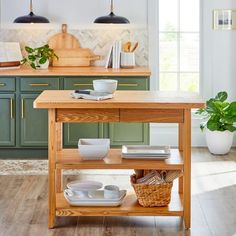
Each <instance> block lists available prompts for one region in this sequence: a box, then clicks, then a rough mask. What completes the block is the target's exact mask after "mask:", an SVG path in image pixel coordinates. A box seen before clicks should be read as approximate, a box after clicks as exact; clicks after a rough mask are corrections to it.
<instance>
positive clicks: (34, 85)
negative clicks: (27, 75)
mask: <svg viewBox="0 0 236 236" xmlns="http://www.w3.org/2000/svg"><path fill="white" fill-rule="evenodd" d="M30 86H32V87H40V86H45V87H46V86H49V84H30Z"/></svg>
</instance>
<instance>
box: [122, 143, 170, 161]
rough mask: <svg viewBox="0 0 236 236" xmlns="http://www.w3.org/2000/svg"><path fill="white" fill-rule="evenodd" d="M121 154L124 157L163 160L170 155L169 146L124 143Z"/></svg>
mask: <svg viewBox="0 0 236 236" xmlns="http://www.w3.org/2000/svg"><path fill="white" fill-rule="evenodd" d="M122 156H123V158H126V159H156V160H163V159H167V158H169V156H170V147H169V146H149V145H124V146H122Z"/></svg>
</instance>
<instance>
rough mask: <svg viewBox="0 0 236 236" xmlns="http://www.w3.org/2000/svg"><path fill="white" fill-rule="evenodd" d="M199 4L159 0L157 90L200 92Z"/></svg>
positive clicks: (181, 0) (186, 0)
mask: <svg viewBox="0 0 236 236" xmlns="http://www.w3.org/2000/svg"><path fill="white" fill-rule="evenodd" d="M199 19H200V0H159V78H160V80H159V88H160V90H162V91H188V92H199V83H200V69H199V54H200V47H199V45H200V32H199V21H200V20H199Z"/></svg>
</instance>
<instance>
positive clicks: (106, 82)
mask: <svg viewBox="0 0 236 236" xmlns="http://www.w3.org/2000/svg"><path fill="white" fill-rule="evenodd" d="M117 84H118V81H117V80H111V79H98V80H94V81H93V88H94V90H95V91H96V92H102V93H110V94H113V93H114V92H115V91H116V89H117Z"/></svg>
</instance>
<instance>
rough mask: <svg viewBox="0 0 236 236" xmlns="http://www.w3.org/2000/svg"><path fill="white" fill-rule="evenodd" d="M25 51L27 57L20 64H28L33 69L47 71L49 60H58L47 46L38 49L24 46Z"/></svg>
mask: <svg viewBox="0 0 236 236" xmlns="http://www.w3.org/2000/svg"><path fill="white" fill-rule="evenodd" d="M25 51H26V52H27V54H28V55H27V56H26V57H24V58H23V59H22V61H21V63H22V64H29V65H30V66H31V67H32V68H33V69H47V68H48V66H49V63H50V61H51V60H53V59H54V58H56V59H58V56H57V55H56V54H55V52H54V50H53V49H52V48H50V47H49V45H48V44H45V45H44V46H42V47H38V48H31V47H28V46H26V47H25Z"/></svg>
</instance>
